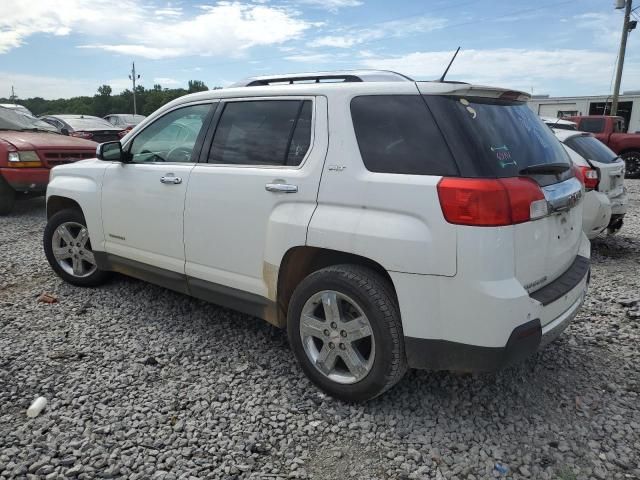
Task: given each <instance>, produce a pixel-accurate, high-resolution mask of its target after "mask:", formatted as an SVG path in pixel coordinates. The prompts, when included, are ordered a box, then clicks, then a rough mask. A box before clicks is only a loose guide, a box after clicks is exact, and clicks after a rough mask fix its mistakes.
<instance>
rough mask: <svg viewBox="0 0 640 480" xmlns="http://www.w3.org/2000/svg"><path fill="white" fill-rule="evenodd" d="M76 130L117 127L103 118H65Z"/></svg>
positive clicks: (111, 128)
mask: <svg viewBox="0 0 640 480" xmlns="http://www.w3.org/2000/svg"><path fill="white" fill-rule="evenodd" d="M63 120H64V121H65V122H67V123H68V124H69V125H70V126H71V128H73V129H74V130H84V129H90V130H98V129H100V130H114V129H115V127H114V126H113V125H111V124H110V123H109V122H107V121H106V120H103V119H102V118H90V117H85V118H63Z"/></svg>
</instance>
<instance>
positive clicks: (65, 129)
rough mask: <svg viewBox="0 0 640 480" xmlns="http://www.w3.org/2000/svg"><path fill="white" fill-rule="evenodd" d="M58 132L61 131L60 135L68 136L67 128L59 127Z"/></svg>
mask: <svg viewBox="0 0 640 480" xmlns="http://www.w3.org/2000/svg"><path fill="white" fill-rule="evenodd" d="M60 133H61V134H62V135H66V136H69V129H68V128H61V129H60Z"/></svg>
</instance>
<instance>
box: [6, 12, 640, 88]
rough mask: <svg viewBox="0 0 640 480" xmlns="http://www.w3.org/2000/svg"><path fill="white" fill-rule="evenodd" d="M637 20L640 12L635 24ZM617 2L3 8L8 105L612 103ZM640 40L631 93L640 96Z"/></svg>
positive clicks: (631, 54) (634, 42)
mask: <svg viewBox="0 0 640 480" xmlns="http://www.w3.org/2000/svg"><path fill="white" fill-rule="evenodd" d="M638 13H640V10H639V11H638ZM621 27H622V11H620V10H614V8H613V0H536V1H531V0H456V1H453V0H414V1H408V0H407V1H405V0H375V1H368V0H253V1H249V0H245V1H218V2H215V1H212V2H207V1H202V0H201V1H196V2H193V1H190V0H182V1H179V0H178V1H171V2H168V1H165V0H118V1H113V0H58V1H53V0H1V1H0V97H2V96H5V97H6V96H9V94H10V88H11V85H14V86H15V89H16V94H17V95H18V96H19V97H22V98H26V97H31V96H42V97H45V98H58V97H69V96H75V95H91V94H93V93H95V91H96V89H97V87H98V86H99V85H101V84H104V83H107V84H110V85H111V86H112V87H113V89H114V91H116V92H118V91H120V90H122V89H123V88H126V87H128V86H130V83H129V81H128V79H127V74H128V71H129V69H130V68H131V62H132V61H135V62H136V68H137V69H138V71H139V72H140V73H141V75H142V78H141V80H140V83H141V84H142V85H144V86H146V87H151V86H152V85H154V84H156V83H159V84H161V85H162V86H163V87H177V86H185V85H186V83H187V81H188V80H189V79H198V80H203V81H204V82H205V83H206V84H207V85H209V87H213V86H215V85H219V86H225V85H228V84H230V83H232V82H233V81H235V80H237V79H240V78H244V77H248V76H252V75H265V74H269V73H285V72H299V71H314V70H328V69H354V68H383V69H392V70H397V71H400V72H402V73H405V74H407V75H410V76H413V77H414V78H417V79H425V80H427V79H433V78H436V77H438V76H439V75H440V74H441V72H442V70H443V69H444V67H445V66H446V63H447V62H448V59H449V57H450V56H451V54H452V53H453V51H454V50H455V48H456V47H457V46H458V45H460V46H461V47H462V50H461V53H460V55H459V56H458V59H457V60H456V62H455V63H454V65H453V67H452V69H451V71H450V74H449V78H450V79H452V80H464V81H470V82H474V83H484V84H492V85H498V86H505V87H510V88H518V89H522V90H526V91H528V92H532V91H533V93H535V94H542V93H548V94H551V95H583V94H585V95H587V94H607V93H609V92H610V91H611V84H612V73H613V68H614V64H615V61H616V55H617V48H618V47H617V46H618V42H619V39H620V30H621ZM638 36H640V29H638V30H637V31H634V32H633V33H632V34H631V36H630V39H629V44H628V50H627V62H626V65H625V72H624V78H623V82H622V88H623V90H624V89H627V90H629V89H640V51H638V48H639V47H640V41H639V40H638Z"/></svg>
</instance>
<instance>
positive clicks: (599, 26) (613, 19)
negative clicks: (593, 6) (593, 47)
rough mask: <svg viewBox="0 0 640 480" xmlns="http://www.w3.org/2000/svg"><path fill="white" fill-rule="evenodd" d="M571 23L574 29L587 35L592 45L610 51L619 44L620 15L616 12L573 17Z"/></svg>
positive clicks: (620, 30) (588, 13)
mask: <svg viewBox="0 0 640 480" xmlns="http://www.w3.org/2000/svg"><path fill="white" fill-rule="evenodd" d="M571 23H572V24H573V25H574V27H575V28H579V29H582V30H583V31H584V33H588V34H589V38H592V39H593V42H594V44H597V45H600V46H602V47H607V48H612V49H615V48H616V47H617V46H618V45H619V44H620V35H621V34H622V13H621V12H619V11H617V10H613V9H612V10H611V11H609V12H587V13H582V14H580V15H575V16H574V17H573V18H572V20H571ZM584 33H583V34H582V35H584Z"/></svg>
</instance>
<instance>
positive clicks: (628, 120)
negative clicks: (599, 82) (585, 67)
mask: <svg viewBox="0 0 640 480" xmlns="http://www.w3.org/2000/svg"><path fill="white" fill-rule="evenodd" d="M605 104H606V113H605ZM529 108H531V109H532V110H533V111H534V112H536V113H537V114H538V115H540V116H543V117H556V118H557V117H568V116H572V115H603V114H609V112H610V111H611V95H596V96H591V97H549V96H548V95H534V96H533V98H532V99H531V100H530V101H529ZM618 115H619V116H621V117H624V119H625V124H626V125H627V130H628V131H629V132H640V90H632V91H627V92H624V93H623V94H622V95H620V100H619V103H618Z"/></svg>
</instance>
